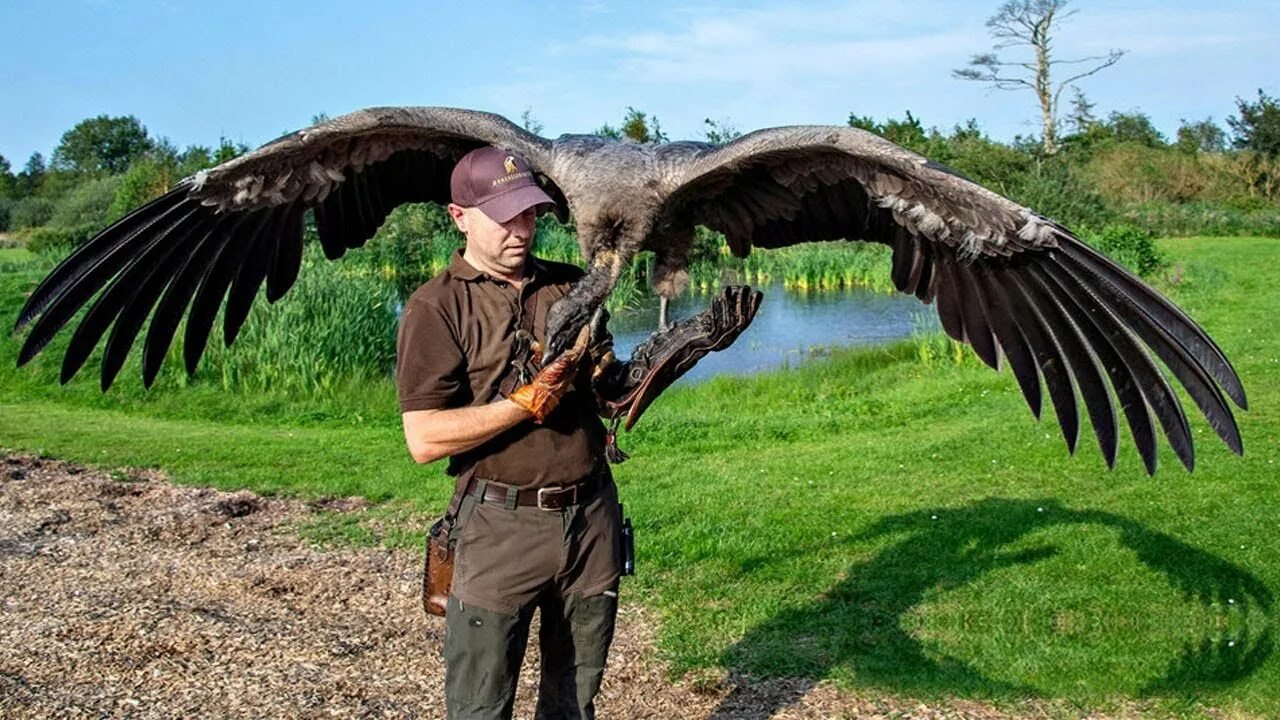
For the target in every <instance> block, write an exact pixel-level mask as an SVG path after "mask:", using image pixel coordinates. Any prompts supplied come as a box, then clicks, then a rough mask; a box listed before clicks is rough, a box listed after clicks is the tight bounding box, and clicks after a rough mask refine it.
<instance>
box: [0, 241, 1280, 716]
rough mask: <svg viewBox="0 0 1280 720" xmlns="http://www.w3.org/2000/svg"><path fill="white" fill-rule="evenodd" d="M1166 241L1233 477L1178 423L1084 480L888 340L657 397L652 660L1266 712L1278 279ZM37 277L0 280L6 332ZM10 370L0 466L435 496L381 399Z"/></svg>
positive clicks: (5, 348)
mask: <svg viewBox="0 0 1280 720" xmlns="http://www.w3.org/2000/svg"><path fill="white" fill-rule="evenodd" d="M1162 245H1163V248H1164V249H1165V250H1166V251H1167V253H1168V255H1169V256H1170V258H1171V260H1172V261H1173V262H1174V263H1175V264H1176V265H1177V266H1178V268H1177V269H1176V270H1175V271H1174V274H1175V275H1177V276H1178V277H1179V278H1180V281H1179V282H1178V283H1177V284H1175V285H1173V286H1171V287H1168V288H1166V289H1167V290H1168V291H1169V292H1171V293H1172V294H1173V296H1174V298H1175V299H1176V300H1177V301H1178V302H1179V303H1180V304H1181V305H1182V307H1183V308H1184V309H1186V310H1187V311H1188V312H1189V313H1190V314H1191V315H1192V316H1193V317H1195V318H1196V319H1197V320H1199V321H1200V322H1201V323H1202V324H1203V325H1204V326H1205V327H1206V328H1207V329H1208V330H1209V331H1210V332H1211V333H1212V334H1213V336H1214V337H1215V339H1216V340H1217V341H1218V342H1219V344H1220V345H1221V346H1222V347H1223V349H1224V350H1225V351H1226V352H1227V354H1228V356H1229V357H1230V358H1231V359H1232V361H1233V362H1234V364H1235V367H1236V369H1237V370H1238V371H1239V373H1240V376H1241V377H1242V379H1243V381H1244V384H1245V388H1246V390H1247V392H1248V394H1249V401H1250V407H1251V409H1250V410H1249V411H1247V412H1242V413H1239V415H1238V418H1239V420H1240V425H1241V431H1242V435H1243V437H1244V443H1245V452H1246V454H1245V457H1244V458H1237V457H1235V456H1233V455H1232V454H1231V453H1230V452H1229V451H1227V450H1226V448H1225V447H1223V446H1222V445H1221V443H1220V442H1219V441H1218V440H1217V438H1216V437H1215V436H1214V434H1213V432H1212V430H1210V429H1209V428H1208V426H1207V424H1206V423H1205V422H1203V420H1201V419H1200V418H1199V416H1198V415H1195V416H1193V417H1192V423H1193V425H1192V427H1193V433H1194V437H1195V438H1196V439H1197V440H1198V441H1199V442H1198V443H1197V450H1198V451H1199V452H1198V453H1197V469H1196V472H1195V474H1194V475H1188V474H1187V473H1186V472H1184V471H1183V470H1182V468H1181V466H1180V465H1179V464H1178V462H1177V460H1176V459H1175V458H1174V457H1173V455H1172V453H1171V452H1168V451H1167V450H1166V451H1163V452H1162V454H1161V456H1160V470H1159V472H1158V473H1157V475H1156V477H1155V478H1148V477H1147V476H1146V475H1145V474H1144V473H1143V472H1142V469H1141V464H1140V462H1139V460H1138V458H1137V455H1136V452H1135V451H1134V449H1133V447H1132V444H1131V443H1128V442H1127V437H1125V438H1124V439H1123V440H1122V444H1121V459H1120V462H1119V464H1118V467H1117V469H1116V471H1114V472H1108V471H1107V470H1106V468H1105V464H1104V462H1103V460H1102V458H1101V455H1100V453H1099V452H1098V451H1097V448H1096V446H1095V445H1094V444H1092V431H1091V430H1089V429H1088V428H1087V427H1086V428H1082V431H1081V443H1080V450H1079V451H1078V452H1077V454H1076V457H1074V458H1071V457H1068V456H1067V454H1066V452H1065V448H1064V445H1063V441H1062V439H1061V437H1060V435H1059V434H1058V429H1057V426H1056V423H1055V421H1054V420H1053V414H1052V412H1051V411H1049V410H1046V412H1045V420H1043V421H1041V422H1040V423H1038V424H1037V423H1036V422H1035V421H1034V420H1033V419H1032V418H1031V416H1030V413H1029V412H1028V411H1027V409H1026V406H1025V403H1024V402H1023V400H1022V399H1021V396H1020V395H1019V394H1018V392H1017V389H1016V386H1015V383H1014V381H1013V379H1012V377H1011V375H1010V374H1009V373H1008V372H1004V373H1001V374H996V373H993V372H991V371H990V370H989V369H987V368H985V367H984V366H981V365H980V364H978V363H977V362H966V363H961V364H959V365H954V364H949V363H945V362H943V363H938V364H935V365H934V366H929V365H926V364H925V363H923V362H922V361H921V360H920V359H919V357H918V352H917V349H916V347H915V346H913V345H912V344H910V343H906V344H901V345H898V346H894V347H892V348H887V349H881V350H873V351H867V352H858V353H836V354H834V355H833V356H832V357H830V358H825V359H822V360H820V361H815V362H812V363H810V364H808V365H806V366H805V367H802V368H799V369H795V370H790V371H784V372H778V373H772V374H769V375H764V376H759V377H755V378H751V379H728V378H720V379H716V380H713V381H710V382H707V383H703V384H701V385H698V386H695V387H691V388H682V389H678V390H675V391H672V392H670V393H668V394H667V395H666V396H664V398H663V400H662V401H661V402H660V403H659V404H658V405H656V406H655V407H654V408H653V409H652V410H650V411H649V413H648V414H646V417H645V419H644V422H643V423H641V425H640V426H639V427H638V428H637V431H636V432H634V433H632V434H631V435H630V436H624V437H623V438H622V444H623V447H624V448H625V449H626V450H627V451H628V452H630V453H631V454H632V460H631V461H630V462H628V463H627V464H625V465H622V466H620V467H618V468H617V469H616V470H615V476H616V477H617V479H618V482H619V485H620V486H621V487H622V494H623V500H624V502H625V503H626V507H627V511H628V514H629V515H631V516H632V518H633V521H634V523H635V526H636V532H637V544H638V553H639V573H640V574H639V575H638V576H637V577H636V578H632V579H629V580H628V581H627V582H626V584H625V585H624V593H625V594H626V596H627V597H628V598H629V599H630V600H631V601H633V602H640V603H642V604H644V605H646V606H648V607H650V608H651V609H653V610H655V611H656V612H657V613H658V614H659V616H660V617H661V620H662V627H661V631H660V632H661V636H660V643H661V649H662V651H663V652H664V653H665V655H666V658H667V659H668V660H669V661H670V662H671V663H672V667H673V668H674V670H675V671H677V672H683V671H689V670H703V669H707V668H710V669H713V670H714V669H716V668H726V669H730V670H736V671H741V672H744V673H746V674H747V675H749V676H777V675H786V676H794V677H803V678H811V679H814V680H817V679H822V678H832V679H834V680H835V681H836V682H837V683H838V684H840V685H841V686H843V687H846V688H849V689H851V690H854V691H856V692H860V693H863V694H867V695H874V694H876V693H882V692H889V693H894V694H898V695H905V696H911V697H922V698H948V697H965V698H978V699H985V700H993V701H996V702H1004V701H1016V700H1019V699H1023V698H1060V699H1064V700H1066V701H1067V702H1069V703H1072V704H1077V705H1079V706H1082V707H1087V708H1100V709H1104V710H1105V709H1106V708H1108V707H1111V706H1113V705H1114V704H1115V703H1118V702H1126V701H1128V700H1131V699H1135V698H1137V699H1143V700H1144V701H1145V702H1148V703H1150V705H1149V707H1151V708H1153V709H1157V710H1162V711H1166V712H1171V713H1174V714H1195V713H1196V712H1198V709H1199V708H1202V707H1206V706H1208V707H1215V708H1221V709H1224V710H1226V711H1228V712H1229V713H1252V714H1263V715H1270V714H1280V658H1277V657H1276V655H1275V653H1274V652H1273V650H1274V633H1275V629H1274V628H1273V625H1275V619H1276V600H1275V598H1274V597H1273V593H1274V592H1275V590H1276V589H1280V554H1277V553H1276V552H1275V547H1276V543H1275V540H1274V537H1275V534H1276V531H1277V530H1278V529H1280V492H1277V490H1278V485H1277V481H1276V479H1277V475H1278V474H1280V417H1278V416H1277V413H1276V408H1277V405H1278V404H1280V342H1278V341H1277V340H1276V339H1275V336H1274V330H1273V328H1274V320H1275V318H1274V315H1275V313H1276V311H1277V310H1280V286H1278V285H1277V283H1275V281H1274V280H1273V279H1271V277H1270V275H1271V273H1269V272H1267V271H1266V270H1265V269H1266V268H1268V267H1272V266H1274V265H1275V264H1278V263H1280V240H1274V239H1253V238H1213V239H1208V238H1193V239H1178V240H1169V241H1165V242H1164V243H1163V244H1162ZM3 260H4V258H0V261H3ZM14 268H16V269H14ZM1259 269H1261V271H1260V270H1259ZM33 276H34V272H33V271H31V270H29V269H23V267H21V266H12V267H11V268H10V269H9V270H8V271H7V272H6V274H5V275H3V276H0V281H2V282H3V283H4V284H3V285H0V313H2V314H3V315H4V317H6V318H12V317H13V316H14V315H15V314H16V312H17V308H18V306H19V305H20V302H21V297H20V291H21V290H22V288H24V287H25V288H29V286H30V283H31V281H32V279H33ZM15 355H16V341H15V340H14V339H13V338H7V339H5V340H4V341H3V345H0V383H2V385H0V446H3V447H8V448H13V449H22V450H40V451H43V452H47V453H49V454H51V455H54V456H57V457H62V458H67V459H71V460H76V461H81V462H89V463H94V464H97V465H102V466H108V467H114V466H120V465H139V466H156V467H161V468H164V469H165V470H167V471H169V472H170V473H171V474H172V476H173V477H174V478H175V479H177V480H178V481H179V482H189V483H203V484H211V485H216V486H219V487H224V488H233V487H250V488H253V489H256V490H260V491H267V492H290V493H299V494H307V495H317V494H363V495H366V496H368V497H370V498H374V499H378V500H395V501H398V503H396V504H392V505H390V506H389V507H390V508H393V509H392V510H388V511H387V512H398V509H399V508H401V507H405V506H409V507H420V508H424V509H430V508H438V507H440V506H442V505H443V503H444V501H445V496H446V494H447V492H448V488H447V483H446V481H445V480H444V478H443V473H442V468H441V467H440V466H439V465H437V466H430V467H418V466H416V465H414V464H413V463H412V462H411V460H410V459H409V457H408V455H407V453H406V452H405V450H404V447H403V440H402V438H401V435H400V429H399V424H398V416H397V415H396V413H395V409H394V393H393V390H392V389H391V388H390V385H389V383H385V384H382V385H378V386H376V387H360V388H348V389H340V390H338V391H335V393H334V394H332V395H331V396H329V397H328V398H327V399H323V400H309V399H298V398H290V397H285V396H281V397H270V396H265V397H264V396H243V395H236V394H231V393H226V392H222V391H220V390H217V389H215V388H213V387H211V386H210V385H211V384H210V383H201V382H197V383H195V384H194V385H191V386H185V385H186V383H184V382H182V381H181V380H179V379H178V377H177V376H178V372H177V371H176V369H166V371H165V375H164V377H162V380H161V382H160V383H159V385H158V387H157V388H156V389H153V390H152V391H151V392H150V393H143V392H142V391H141V389H140V387H139V382H138V380H137V378H136V375H137V373H136V369H133V370H131V369H129V368H126V370H125V372H124V373H122V380H121V381H120V382H118V383H117V386H116V388H114V389H113V390H112V391H111V393H109V394H108V395H106V396H103V395H101V394H100V393H98V390H97V382H96V379H95V378H94V377H92V375H93V374H92V373H82V377H80V378H77V380H75V381H73V382H72V383H71V384H70V385H68V386H66V387H65V388H60V387H58V386H57V385H56V372H57V367H58V360H59V358H58V357H57V356H56V355H53V354H49V356H41V357H40V358H37V360H36V361H34V362H33V363H32V366H30V367H28V368H24V369H22V370H15V369H14V368H13V363H14V357H15ZM91 362H92V361H91ZM1188 408H1189V409H1188V413H1189V414H1192V413H1194V412H1196V411H1195V410H1194V408H1193V407H1192V406H1191V405H1190V404H1189V403H1188ZM337 530H338V531H339V532H343V533H345V534H347V535H349V536H360V535H361V531H360V529H359V528H337ZM363 536H364V537H368V533H363ZM382 539H383V540H384V541H390V542H416V539H415V538H413V537H406V536H403V535H398V536H395V537H390V538H388V537H383V538H382Z"/></svg>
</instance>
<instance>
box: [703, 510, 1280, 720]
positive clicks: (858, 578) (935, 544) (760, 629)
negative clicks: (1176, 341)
mask: <svg viewBox="0 0 1280 720" xmlns="http://www.w3.org/2000/svg"><path fill="white" fill-rule="evenodd" d="M1072 524H1089V525H1097V526H1101V527H1106V528H1110V529H1111V530H1113V531H1115V532H1116V533H1117V537H1118V539H1119V542H1120V543H1121V544H1122V545H1124V546H1125V547H1127V548H1128V549H1129V550H1131V551H1132V552H1133V553H1134V554H1135V555H1136V556H1137V558H1138V560H1139V561H1140V562H1142V563H1143V564H1144V565H1146V566H1147V567H1148V568H1150V569H1152V570H1153V571H1156V572H1158V573H1160V574H1161V575H1163V576H1164V577H1165V579H1166V580H1167V581H1168V582H1169V584H1170V585H1172V586H1173V587H1175V588H1177V589H1178V590H1180V591H1181V592H1182V593H1183V594H1184V595H1185V596H1186V597H1187V598H1188V599H1189V600H1193V601H1195V602H1198V603H1200V604H1201V605H1202V606H1204V607H1206V608H1210V609H1213V610H1214V612H1215V613H1219V612H1220V613H1223V617H1222V618H1220V619H1225V617H1226V615H1225V613H1226V612H1227V611H1226V610H1225V608H1228V607H1230V608H1231V610H1230V611H1231V612H1236V613H1249V612H1250V611H1251V610H1252V611H1256V612H1260V614H1261V615H1262V616H1263V617H1265V616H1266V615H1267V614H1268V613H1269V611H1270V608H1271V605H1272V602H1273V598H1272V594H1271V592H1270V590H1269V589H1268V588H1267V586H1266V585H1265V584H1264V583H1262V581H1260V580H1259V579H1257V578H1256V577H1254V576H1253V575H1251V574H1249V573H1248V572H1246V571H1244V570H1243V569H1241V568H1239V567H1237V566H1235V565H1233V564H1231V563H1229V562H1227V561H1225V560H1223V559H1221V558H1219V557H1217V556H1215V555H1212V554H1210V553H1207V552H1204V551H1203V550H1199V549H1197V548H1194V547H1192V546H1190V545H1188V544H1186V543H1184V542H1182V541H1181V540H1178V539H1177V538H1174V537H1172V536H1170V535H1167V534H1165V533H1161V532H1157V531H1155V530H1151V529H1150V528H1147V527H1144V526H1143V525H1141V524H1139V523H1137V522H1134V521H1133V520H1130V519H1128V518H1125V517H1122V516H1120V515H1115V514H1113V513H1107V512H1102V511H1097V510H1073V509H1070V508H1067V507H1065V506H1063V505H1062V504H1061V503H1059V502H1058V501H1056V500H1047V499H1046V500H1011V499H1003V498H987V499H984V500H981V501H979V502H976V503H972V504H970V505H967V506H962V507H958V508H955V507H953V508H946V509H938V510H922V511H918V512H911V513H906V514H902V515H894V516H890V517H885V518H882V519H881V520H880V521H879V522H877V523H875V524H874V525H873V526H871V527H870V528H868V529H867V530H866V531H864V532H862V533H861V534H859V535H858V536H856V537H855V538H853V540H854V541H874V540H876V539H877V538H886V537H891V536H893V537H896V536H901V539H899V540H897V541H896V542H894V543H893V544H891V545H889V546H888V547H886V548H885V549H883V550H881V551H880V552H879V553H878V554H876V555H875V556H874V557H872V558H871V559H870V560H867V561H865V562H860V563H858V564H855V565H854V566H852V567H851V568H849V570H848V572H847V573H846V574H844V575H843V576H842V578H841V579H840V581H839V582H838V583H837V584H835V585H834V586H832V587H831V588H830V589H828V590H827V591H826V592H825V593H823V594H822V595H821V596H819V598H818V599H817V600H816V601H814V602H812V603H810V604H808V605H806V606H803V607H798V608H794V609H788V610H785V611H783V612H781V613H779V614H777V615H775V616H774V617H772V618H770V619H768V620H766V621H765V622H763V623H761V624H760V625H758V626H756V627H755V628H753V629H751V630H750V631H748V632H747V634H746V635H745V636H744V637H743V638H742V640H740V641H739V642H737V643H735V644H734V645H733V646H732V647H730V648H729V649H728V650H726V652H725V654H724V656H723V657H722V658H721V660H722V663H723V665H724V666H725V667H727V668H729V669H730V680H729V682H730V684H731V686H732V690H731V692H730V694H729V695H728V696H727V697H726V698H725V699H724V701H722V702H721V703H720V705H719V707H718V708H717V709H716V711H715V713H713V715H712V717H720V718H727V717H734V718H743V717H752V718H767V717H771V716H773V715H774V714H775V713H777V712H778V711H780V710H782V709H784V708H786V707H788V706H790V705H792V704H794V703H796V702H798V701H799V700H800V699H801V698H803V697H804V696H805V695H806V694H807V693H808V692H809V691H810V690H811V689H812V688H813V686H814V685H815V684H816V683H817V682H818V681H819V680H821V679H822V678H824V677H827V676H828V675H830V673H831V671H832V670H833V669H835V668H837V667H838V668H847V669H850V670H852V671H853V674H854V675H855V676H856V677H857V679H858V682H859V684H864V685H867V686H872V687H876V688H881V689H884V690H890V691H893V692H895V693H901V694H903V695H907V696H915V697H938V696H962V697H977V698H986V699H1017V698H1028V697H1037V696H1041V695H1042V694H1043V693H1042V692H1041V691H1038V690H1037V689H1036V688H1033V687H1026V686H1020V685H1017V684H1013V683H1009V682H1005V681H1001V680H997V679H993V678H989V677H986V676H984V675H983V674H982V673H981V672H980V671H979V670H978V669H977V668H975V667H973V666H972V665H970V664H969V663H966V662H965V661H963V660H961V659H958V658H951V657H945V656H940V655H939V653H938V652H936V651H934V652H926V648H925V646H924V645H923V644H922V643H921V642H920V641H919V640H917V639H916V638H915V637H913V636H912V635H911V634H909V633H908V632H907V631H906V630H904V628H903V620H904V618H905V617H906V616H907V615H908V614H909V613H911V612H912V611H913V608H915V607H916V606H918V605H920V604H921V603H923V602H924V601H926V600H927V599H928V598H929V597H931V596H932V595H933V594H936V593H937V592H938V591H945V590H948V589H952V588H957V587H961V586H964V585H965V584H967V583H970V582H973V581H975V580H977V579H978V578H980V577H981V576H983V575H985V574H986V573H989V572H992V571H995V570H999V569H1001V568H1008V567H1013V566H1019V565H1027V564H1030V563H1034V562H1037V561H1039V560H1043V559H1046V558H1049V557H1051V556H1053V555H1055V554H1057V552H1058V549H1057V548H1055V547H1053V546H1052V545H1044V546H1039V547H1032V548H1029V549H1028V548H1025V547H1022V548H1016V549H1015V548H1009V546H1010V545H1012V544H1014V543H1016V542H1018V541H1020V540H1021V539H1023V538H1024V537H1025V536H1026V535H1028V534H1029V533H1032V532H1035V531H1038V530H1043V529H1047V528H1052V527H1054V526H1061V525H1072ZM1215 617H1216V615H1215ZM1218 625H1219V627H1218V628H1217V629H1216V630H1215V634H1214V636H1213V637H1212V638H1209V637H1206V638H1205V639H1203V640H1201V641H1198V642H1197V643H1193V644H1190V645H1187V646H1185V647H1184V648H1183V649H1182V651H1181V653H1180V654H1179V655H1178V656H1177V657H1176V658H1175V659H1174V660H1173V661H1172V662H1171V663H1170V664H1169V665H1168V667H1167V668H1166V670H1165V672H1164V674H1163V675H1162V676H1161V677H1159V678H1158V679H1156V680H1155V681H1153V682H1151V683H1149V684H1148V685H1147V686H1146V687H1145V688H1143V689H1142V690H1141V691H1140V695H1143V696H1151V695H1170V694H1173V695H1183V696H1186V697H1194V696H1195V695H1196V694H1197V693H1198V692H1200V691H1202V690H1205V689H1209V688H1211V687H1218V686H1221V685H1223V684H1229V683H1231V682H1234V681H1237V680H1240V679H1242V678H1244V677H1246V676H1248V675H1250V674H1251V673H1253V672H1254V671H1255V670H1257V669H1258V667H1260V666H1261V665H1262V663H1263V662H1264V661H1265V660H1266V659H1267V657H1268V656H1269V655H1270V654H1271V651H1272V649H1273V646H1272V640H1271V633H1270V629H1269V627H1266V626H1265V625H1264V629H1263V630H1262V631H1261V632H1256V631H1255V632H1253V633H1252V634H1251V633H1250V630H1249V628H1248V627H1243V628H1239V629H1232V627H1231V625H1230V624H1228V623H1226V622H1222V623H1219V624H1218ZM797 628H803V630H802V631H797ZM768 678H787V679H786V680H782V679H778V680H775V681H774V682H768ZM762 681H763V682H762Z"/></svg>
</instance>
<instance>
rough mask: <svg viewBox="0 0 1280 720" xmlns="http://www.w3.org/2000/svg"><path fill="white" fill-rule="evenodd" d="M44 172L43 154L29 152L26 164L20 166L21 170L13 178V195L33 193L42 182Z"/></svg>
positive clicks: (22, 196) (22, 195)
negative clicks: (29, 155)
mask: <svg viewBox="0 0 1280 720" xmlns="http://www.w3.org/2000/svg"><path fill="white" fill-rule="evenodd" d="M46 172H47V171H46V169H45V166H44V156H43V155H41V154H40V153H38V152H34V153H31V157H29V158H27V164H26V165H24V166H23V167H22V172H20V173H18V175H17V176H16V178H15V182H14V190H15V193H14V197H17V198H24V197H30V196H31V195H34V194H35V192H36V190H39V189H40V185H41V183H43V182H44V176H45V174H46Z"/></svg>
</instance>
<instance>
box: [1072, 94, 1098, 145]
mask: <svg viewBox="0 0 1280 720" xmlns="http://www.w3.org/2000/svg"><path fill="white" fill-rule="evenodd" d="M1071 90H1072V94H1071V112H1070V113H1068V114H1067V125H1068V126H1070V128H1071V132H1072V133H1074V134H1076V135H1079V134H1081V133H1086V132H1089V130H1090V129H1091V128H1093V127H1094V126H1095V125H1097V124H1098V118H1097V117H1095V116H1094V114H1093V108H1094V107H1095V106H1096V103H1091V102H1089V98H1087V97H1085V94H1084V91H1083V90H1081V89H1080V88H1078V87H1077V88H1071Z"/></svg>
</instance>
